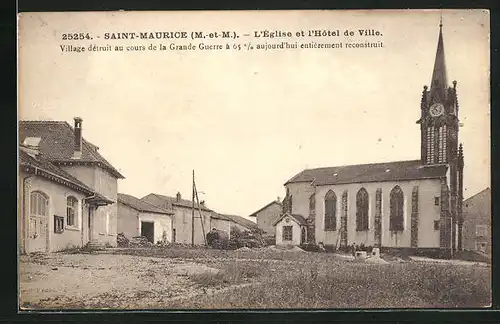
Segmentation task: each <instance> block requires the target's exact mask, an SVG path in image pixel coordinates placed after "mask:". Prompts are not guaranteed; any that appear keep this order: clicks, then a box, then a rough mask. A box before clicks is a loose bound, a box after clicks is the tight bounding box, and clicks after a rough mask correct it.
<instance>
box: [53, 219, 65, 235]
mask: <svg viewBox="0 0 500 324" xmlns="http://www.w3.org/2000/svg"><path fill="white" fill-rule="evenodd" d="M62 232H64V217H62V216H56V215H54V233H62Z"/></svg>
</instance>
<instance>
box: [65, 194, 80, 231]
mask: <svg viewBox="0 0 500 324" xmlns="http://www.w3.org/2000/svg"><path fill="white" fill-rule="evenodd" d="M77 206H78V200H77V199H76V198H75V197H73V196H69V197H68V198H66V225H67V226H76V215H77V213H76V211H77Z"/></svg>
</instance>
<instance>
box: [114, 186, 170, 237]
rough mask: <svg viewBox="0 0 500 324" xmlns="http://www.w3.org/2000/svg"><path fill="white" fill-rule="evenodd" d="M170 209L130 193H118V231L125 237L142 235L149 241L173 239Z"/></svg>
mask: <svg viewBox="0 0 500 324" xmlns="http://www.w3.org/2000/svg"><path fill="white" fill-rule="evenodd" d="M173 215H174V213H173V212H172V211H171V210H165V209H163V208H160V207H156V206H154V205H151V204H149V203H147V202H145V201H142V200H140V199H139V198H136V197H134V196H131V195H127V194H123V193H119V194H118V233H123V234H124V235H125V237H127V238H131V237H134V236H144V237H146V238H147V239H148V241H150V242H151V243H153V244H154V243H158V242H162V243H169V242H172V241H173V233H172V229H173V223H174V218H173Z"/></svg>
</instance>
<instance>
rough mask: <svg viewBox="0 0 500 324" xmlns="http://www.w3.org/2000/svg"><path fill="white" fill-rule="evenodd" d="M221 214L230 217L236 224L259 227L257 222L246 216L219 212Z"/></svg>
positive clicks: (250, 227)
mask: <svg viewBox="0 0 500 324" xmlns="http://www.w3.org/2000/svg"><path fill="white" fill-rule="evenodd" d="M219 215H222V216H224V217H226V218H228V219H229V220H231V221H233V222H235V223H236V224H239V225H241V226H244V227H246V228H248V229H257V228H258V226H257V224H255V223H254V222H252V221H251V220H249V219H246V218H244V217H241V216H237V215H228V214H219Z"/></svg>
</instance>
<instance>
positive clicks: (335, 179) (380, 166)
mask: <svg viewBox="0 0 500 324" xmlns="http://www.w3.org/2000/svg"><path fill="white" fill-rule="evenodd" d="M447 168H448V167H447V165H445V164H439V165H427V166H424V165H422V164H421V161H420V160H412V161H398V162H387V163H372V164H358V165H345V166H337V167H328V168H318V169H307V170H304V171H302V172H300V173H299V174H297V175H296V176H294V177H293V178H291V179H290V180H288V181H287V182H286V183H285V185H286V184H288V183H296V182H311V183H312V182H313V180H314V184H315V185H317V186H321V185H334V184H345V183H360V182H382V181H401V180H417V179H435V178H440V177H443V176H445V175H446V171H447Z"/></svg>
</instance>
